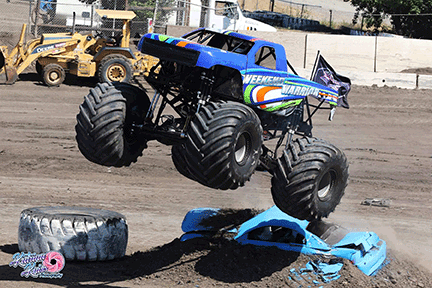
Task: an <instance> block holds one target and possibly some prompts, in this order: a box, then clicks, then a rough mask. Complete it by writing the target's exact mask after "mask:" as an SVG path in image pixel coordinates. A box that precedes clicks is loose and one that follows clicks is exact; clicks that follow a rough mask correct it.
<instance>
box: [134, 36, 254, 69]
mask: <svg viewBox="0 0 432 288" xmlns="http://www.w3.org/2000/svg"><path fill="white" fill-rule="evenodd" d="M162 43H163V44H162ZM161 44H162V45H161ZM158 47H159V48H161V49H157V48H158ZM162 48H163V49H164V51H163V50H162ZM138 50H139V51H141V52H142V53H144V54H149V55H152V56H155V57H158V58H160V59H167V60H169V58H170V57H172V56H173V55H170V54H172V53H176V54H182V53H184V54H188V53H189V54H191V52H192V51H195V52H196V53H195V54H194V55H196V57H197V59H196V63H185V64H188V65H192V64H193V65H194V66H199V67H203V68H207V69H208V68H211V67H213V66H215V65H218V64H223V65H226V66H229V67H232V68H237V69H238V70H242V69H243V68H244V67H245V66H246V62H247V56H246V55H242V54H237V53H232V52H228V51H224V50H221V49H218V48H213V47H210V46H204V45H201V44H198V43H196V42H192V41H189V40H186V39H184V38H177V37H171V36H167V35H163V34H157V33H147V34H145V35H144V36H143V37H142V38H141V40H140V42H139V43H138ZM162 52H164V53H162ZM191 55H192V54H191ZM194 62H195V61H194Z"/></svg>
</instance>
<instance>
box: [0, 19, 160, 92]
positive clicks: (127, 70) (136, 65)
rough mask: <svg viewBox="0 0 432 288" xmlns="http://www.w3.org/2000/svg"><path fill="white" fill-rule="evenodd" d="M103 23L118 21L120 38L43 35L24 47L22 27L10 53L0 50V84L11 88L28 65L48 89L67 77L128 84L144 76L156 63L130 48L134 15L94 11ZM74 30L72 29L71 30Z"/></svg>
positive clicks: (90, 35) (77, 34) (95, 34)
mask: <svg viewBox="0 0 432 288" xmlns="http://www.w3.org/2000/svg"><path fill="white" fill-rule="evenodd" d="M96 12H97V13H98V14H99V15H100V16H101V17H102V19H106V18H107V19H121V20H123V28H122V31H121V34H120V33H119V34H118V35H115V36H114V37H106V36H103V35H102V34H101V33H91V34H88V35H82V34H80V33H53V34H42V37H41V38H39V39H34V40H30V41H28V42H27V43H26V44H24V34H25V30H26V24H23V27H22V30H21V35H20V38H19V41H18V44H17V45H16V46H15V47H14V48H13V49H12V51H11V52H10V53H9V52H8V48H7V46H0V52H1V53H0V83H5V84H13V83H15V81H16V80H17V79H18V75H19V74H21V73H22V72H23V71H24V70H25V69H26V68H27V67H28V66H29V65H31V63H33V62H34V61H36V71H37V72H38V74H40V75H41V76H42V79H43V81H44V83H45V84H46V85H48V86H59V85H60V84H61V83H62V82H63V81H64V79H65V77H66V73H69V74H73V75H76V76H80V77H94V76H97V77H98V78H99V81H101V82H114V81H118V82H129V81H130V80H131V79H132V78H133V76H136V75H140V74H144V73H146V72H148V71H149V70H150V68H151V67H152V66H153V65H154V64H156V63H157V59H156V58H153V57H150V56H148V55H143V54H141V53H140V52H133V51H132V49H131V48H130V47H129V40H130V21H131V20H132V19H133V18H134V17H135V16H136V15H135V13H134V12H133V11H120V10H96ZM73 30H74V29H73Z"/></svg>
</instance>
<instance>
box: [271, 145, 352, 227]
mask: <svg viewBox="0 0 432 288" xmlns="http://www.w3.org/2000/svg"><path fill="white" fill-rule="evenodd" d="M278 160H279V163H280V164H281V166H282V167H283V170H280V169H278V168H276V169H275V171H274V172H275V173H274V175H273V177H272V180H271V183H272V187H271V192H272V196H273V201H274V202H275V204H276V206H277V207H278V208H279V209H280V210H282V211H283V212H285V213H287V214H288V215H290V216H293V217H295V218H298V219H300V220H308V221H312V220H315V219H321V218H322V217H328V215H329V214H330V213H331V212H333V211H334V209H335V208H336V206H337V205H338V204H339V203H340V200H341V198H342V196H343V195H344V192H345V187H346V186H347V184H348V162H347V159H346V156H345V154H344V153H343V152H342V151H341V150H339V149H338V148H337V147H335V146H334V145H332V144H330V143H328V142H326V141H324V140H320V139H316V138H307V137H305V138H298V139H296V140H294V141H293V142H292V143H291V144H290V145H289V147H288V149H287V150H285V151H284V152H283V155H282V156H281V157H280V158H279V159H278ZM329 171H331V172H330V173H331V174H332V175H333V177H334V182H332V186H331V187H330V190H329V191H328V195H327V196H326V197H322V198H323V199H321V198H320V197H318V190H319V189H318V187H319V184H320V181H321V180H322V179H323V177H324V176H325V175H329V174H326V173H328V172H329ZM286 179H288V185H287V181H286Z"/></svg>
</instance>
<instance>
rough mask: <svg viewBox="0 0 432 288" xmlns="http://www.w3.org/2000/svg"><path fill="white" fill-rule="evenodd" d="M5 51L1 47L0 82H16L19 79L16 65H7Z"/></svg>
mask: <svg viewBox="0 0 432 288" xmlns="http://www.w3.org/2000/svg"><path fill="white" fill-rule="evenodd" d="M5 63H6V59H5V56H4V55H3V51H2V50H1V49H0V84H14V83H15V81H16V80H17V79H18V74H17V71H16V68H15V67H7V66H6V65H5Z"/></svg>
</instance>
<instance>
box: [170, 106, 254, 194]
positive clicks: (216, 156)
mask: <svg viewBox="0 0 432 288" xmlns="http://www.w3.org/2000/svg"><path fill="white" fill-rule="evenodd" d="M261 146H262V127H261V122H260V120H259V118H258V116H257V115H256V114H255V112H254V111H253V110H252V109H251V108H249V107H247V106H246V105H242V104H239V103H235V102H216V103H209V104H207V105H206V106H203V107H202V108H201V111H200V112H199V113H197V114H196V115H195V117H194V119H193V120H192V121H191V124H190V127H189V129H188V138H187V141H186V142H185V143H184V144H182V145H181V146H180V147H173V150H174V152H175V153H177V152H178V155H177V154H175V155H174V159H173V160H174V164H175V165H176V167H177V169H178V170H179V171H180V173H182V174H183V175H185V174H186V175H185V176H186V177H188V176H187V175H188V174H189V173H190V175H191V177H189V178H191V179H196V180H197V181H198V182H199V183H201V184H203V185H205V186H208V187H211V188H216V189H223V190H226V189H236V188H237V187H239V186H243V185H244V183H245V182H246V181H248V180H249V179H250V177H251V175H252V174H253V172H254V171H255V168H256V166H257V165H258V162H259V156H260V155H261V153H262V147H261ZM177 156H178V157H177ZM176 159H177V160H181V161H182V162H183V161H184V163H183V164H182V163H179V162H180V161H178V162H177V161H176ZM176 162H177V163H176ZM182 165H184V167H183V166H182ZM179 166H180V167H182V168H180V169H179Z"/></svg>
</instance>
